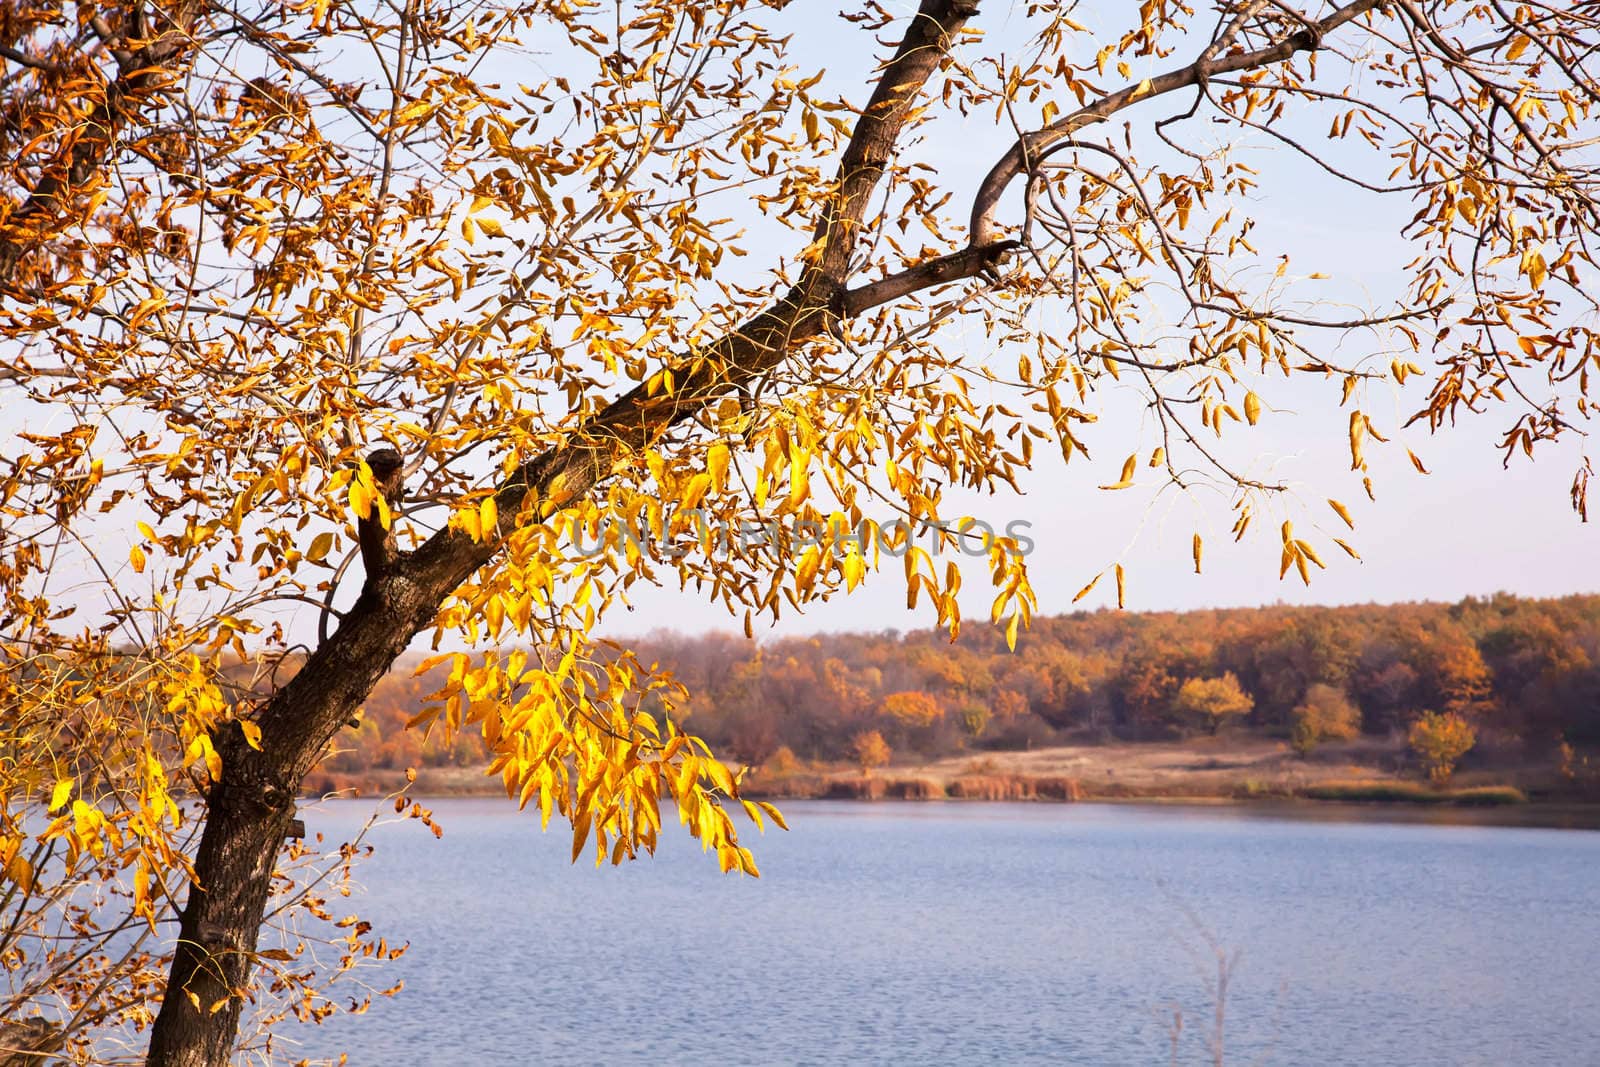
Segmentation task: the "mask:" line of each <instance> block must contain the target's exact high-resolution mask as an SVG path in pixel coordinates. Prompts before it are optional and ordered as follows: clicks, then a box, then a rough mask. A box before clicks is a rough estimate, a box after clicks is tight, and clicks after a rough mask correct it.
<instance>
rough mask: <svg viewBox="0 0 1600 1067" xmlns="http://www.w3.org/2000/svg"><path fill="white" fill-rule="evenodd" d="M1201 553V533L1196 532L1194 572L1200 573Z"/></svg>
mask: <svg viewBox="0 0 1600 1067" xmlns="http://www.w3.org/2000/svg"><path fill="white" fill-rule="evenodd" d="M1200 553H1201V545H1200V535H1199V534H1195V535H1194V572H1195V573H1196V574H1199V573H1200Z"/></svg>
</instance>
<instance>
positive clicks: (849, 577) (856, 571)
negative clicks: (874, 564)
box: [843, 552, 867, 591]
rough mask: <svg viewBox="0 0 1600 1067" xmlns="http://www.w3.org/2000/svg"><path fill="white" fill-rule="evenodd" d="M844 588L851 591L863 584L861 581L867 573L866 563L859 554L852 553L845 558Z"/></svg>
mask: <svg viewBox="0 0 1600 1067" xmlns="http://www.w3.org/2000/svg"><path fill="white" fill-rule="evenodd" d="M843 569H844V587H845V589H846V590H847V591H848V590H851V589H854V588H855V587H856V586H858V585H860V584H861V579H862V577H863V576H865V575H866V573H867V564H866V561H865V560H863V559H862V558H861V554H860V553H859V552H852V553H850V554H849V555H848V556H846V557H845V558H844V568H843Z"/></svg>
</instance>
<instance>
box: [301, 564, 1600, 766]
mask: <svg viewBox="0 0 1600 1067" xmlns="http://www.w3.org/2000/svg"><path fill="white" fill-rule="evenodd" d="M635 647H636V648H637V649H638V651H639V653H640V654H641V655H643V656H647V657H649V658H650V659H651V660H653V661H655V662H658V663H659V664H660V665H661V666H662V667H664V668H669V669H670V670H671V671H672V673H673V674H674V676H676V677H678V678H681V679H683V680H684V682H685V684H686V685H688V687H689V689H690V691H691V692H693V694H694V697H693V699H692V700H691V701H690V702H689V703H688V704H687V705H686V706H685V708H684V709H683V711H682V714H683V715H684V722H685V724H686V726H692V727H693V729H694V730H695V731H697V733H698V734H699V735H700V736H703V737H705V738H707V739H708V740H709V741H711V742H712V743H713V744H714V745H715V746H716V747H717V748H718V749H719V750H720V751H722V752H724V753H727V754H728V755H729V757H730V758H732V759H735V760H738V761H741V762H744V763H749V764H752V765H756V766H766V767H776V766H780V765H781V766H782V767H783V768H787V769H792V768H793V766H794V764H795V761H797V760H798V761H801V762H805V761H822V762H824V763H855V762H856V759H857V753H856V750H855V747H854V746H855V739H856V738H857V737H858V736H860V735H861V734H863V733H866V732H877V733H878V734H879V735H880V736H881V737H882V738H884V740H885V742H886V743H887V744H889V745H890V746H892V748H893V750H894V751H895V752H896V753H899V754H901V755H902V756H903V757H904V758H906V759H932V758H938V757H942V756H948V755H953V754H956V753H960V752H969V751H978V752H981V751H995V750H1014V749H1024V748H1030V747H1039V746H1042V745H1048V744H1052V743H1068V742H1072V743H1081V742H1085V741H1088V742H1094V741H1113V740H1154V739H1173V738H1182V737H1190V736H1197V735H1198V736H1203V735H1206V734H1209V733H1210V732H1211V728H1212V726H1213V722H1215V725H1216V727H1217V729H1218V730H1219V731H1221V732H1222V733H1223V734H1224V735H1226V734H1227V733H1228V732H1229V731H1246V732H1250V733H1253V734H1257V735H1260V734H1265V735H1267V736H1270V737H1281V738H1285V739H1287V740H1289V741H1290V742H1291V743H1292V744H1293V745H1294V746H1295V747H1296V748H1297V749H1298V750H1301V751H1310V750H1312V749H1314V748H1315V747H1316V746H1317V745H1319V744H1322V743H1327V742H1335V741H1341V740H1349V739H1352V738H1355V737H1359V736H1363V735H1365V736H1368V737H1380V738H1389V737H1401V738H1403V737H1405V736H1407V735H1408V733H1409V731H1410V730H1411V728H1412V725H1413V723H1415V722H1417V721H1419V719H1420V718H1421V716H1422V715H1423V714H1424V713H1425V712H1426V711H1428V710H1430V709H1433V708H1438V707H1446V706H1449V705H1450V700H1451V697H1452V696H1453V695H1459V694H1460V693H1461V692H1462V691H1463V681H1462V678H1463V669H1462V667H1461V665H1462V664H1472V665H1473V667H1472V669H1471V671H1470V675H1469V677H1470V678H1471V679H1472V680H1473V681H1472V689H1471V691H1472V692H1473V694H1474V695H1473V699H1472V700H1471V701H1470V705H1469V706H1470V709H1471V710H1470V711H1468V710H1460V711H1458V712H1455V713H1454V714H1457V715H1459V716H1460V717H1462V718H1463V719H1464V720H1465V721H1467V722H1470V723H1473V724H1475V726H1476V728H1477V729H1478V730H1480V731H1482V732H1484V733H1486V734H1490V735H1493V736H1494V737H1496V738H1499V739H1501V740H1503V741H1506V742H1508V743H1515V744H1517V745H1518V746H1522V747H1525V748H1527V749H1528V750H1529V751H1530V752H1532V753H1533V754H1534V755H1535V756H1536V757H1537V758H1540V759H1542V758H1544V756H1545V754H1546V753H1547V752H1548V753H1554V752H1555V751H1556V749H1557V748H1558V746H1559V744H1560V743H1561V741H1560V739H1565V740H1566V743H1567V744H1568V748H1569V750H1570V749H1571V746H1573V745H1576V746H1579V748H1581V749H1582V750H1583V751H1585V752H1588V751H1593V750H1595V749H1600V597H1593V596H1590V597H1570V598H1566V599H1562V600H1544V601H1541V600H1523V599H1518V598H1515V597H1509V596H1501V597H1494V598H1491V599H1487V600H1467V601H1462V602H1461V603H1458V604H1454V605H1442V604H1404V605H1395V606H1392V607H1379V606H1364V607H1347V608H1291V607H1273V608H1256V609H1235V610H1230V611H1206V612H1189V613H1173V614H1118V613H1107V612H1097V613H1093V614H1078V615H1067V616H1057V617H1051V618H1041V619H1038V620H1036V621H1035V624H1034V627H1033V629H1032V631H1031V632H1030V633H1029V634H1028V635H1026V637H1025V638H1024V639H1023V640H1022V641H1021V642H1020V643H1019V645H1018V648H1017V650H1016V651H1015V652H1012V651H1010V650H1008V649H1007V648H1006V647H1005V644H1004V642H1003V640H996V637H995V636H994V635H992V634H988V633H985V632H983V631H968V632H966V633H964V634H963V636H962V638H961V640H959V641H958V642H956V643H955V644H954V645H951V644H948V643H947V642H946V641H944V640H943V639H942V638H941V637H939V636H938V635H935V634H930V633H927V632H920V633H908V634H897V633H879V634H840V635H825V636H818V637H814V638H790V639H779V640H771V641H767V642H763V643H761V644H759V645H754V646H753V645H751V644H750V643H749V642H746V641H744V640H743V639H740V638H736V637H729V636H724V635H716V634H712V635H705V636H698V637H696V636H687V635H676V634H669V633H658V634H654V635H649V636H646V637H644V638H641V639H639V640H638V641H637V642H635ZM1158 664H1159V665H1160V666H1159V669H1160V672H1161V677H1162V678H1165V679H1168V681H1165V682H1163V683H1162V684H1161V685H1160V686H1155V687H1154V688H1153V686H1152V682H1151V677H1152V672H1153V671H1155V670H1156V669H1157V668H1156V665H1158ZM1229 679H1232V681H1231V682H1230V681H1229ZM433 684H434V683H433V681H432V680H431V679H430V678H428V677H426V676H424V677H422V678H412V677H410V675H409V673H408V672H405V671H397V672H395V673H393V674H391V675H389V676H388V677H386V678H385V679H384V680H383V681H382V682H381V683H380V685H379V687H378V689H377V690H376V691H375V693H374V696H373V699H372V700H371V701H369V702H368V705H367V708H366V710H365V712H364V714H363V718H362V720H361V722H360V723H359V725H358V726H356V727H352V728H350V729H347V730H346V731H344V732H343V733H342V734H341V736H340V737H339V739H338V742H337V744H336V747H335V752H334V754H333V755H332V756H331V757H330V758H329V759H328V760H327V761H325V762H324V764H323V766H322V769H321V770H320V771H319V772H317V773H316V774H314V775H313V776H312V779H311V785H312V786H313V787H314V788H318V789H326V788H337V787H353V786H362V787H366V788H371V787H372V786H373V785H374V784H378V783H381V782H383V781H387V780H393V776H395V775H397V774H398V773H399V772H400V771H402V770H403V769H404V768H406V767H421V768H429V767H432V768H448V767H458V768H469V767H477V766H481V763H482V760H483V758H484V752H483V749H482V745H481V742H480V741H478V740H476V739H474V738H472V737H470V736H463V735H456V736H455V737H454V738H452V739H451V740H450V741H449V743H443V742H444V738H443V736H442V735H439V734H437V733H436V734H434V735H433V736H431V737H425V736H424V734H423V733H422V732H421V731H418V730H415V729H407V728H406V723H407V721H408V720H409V719H410V718H412V717H413V716H414V715H415V709H416V708H417V707H418V706H419V704H420V703H421V701H422V699H423V696H424V695H425V693H426V692H427V691H429V690H430V689H431V687H432V686H433ZM1186 687H1187V688H1188V692H1189V696H1187V697H1186V696H1185V695H1184V692H1185V688H1186ZM1160 693H1164V694H1165V695H1164V696H1158V695H1157V694H1160ZM975 708H981V709H983V710H984V712H985V714H986V716H987V728H986V729H984V730H983V731H981V732H978V733H974V732H973V731H971V730H970V729H969V728H968V726H967V724H966V723H965V721H964V720H963V719H962V717H961V712H962V709H968V711H970V709H975ZM1550 758H1552V759H1554V758H1555V756H1554V755H1552V756H1551V757H1550ZM374 772H381V773H374ZM784 773H787V770H785V771H784ZM386 775H387V776H388V777H385V776H386Z"/></svg>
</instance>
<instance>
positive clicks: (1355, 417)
mask: <svg viewBox="0 0 1600 1067" xmlns="http://www.w3.org/2000/svg"><path fill="white" fill-rule="evenodd" d="M1366 437H1367V420H1366V419H1365V418H1363V417H1362V415H1361V412H1360V411H1352V412H1351V413H1350V469H1351V470H1353V471H1356V470H1360V469H1361V467H1362V465H1363V462H1364V461H1363V460H1362V458H1361V443H1362V442H1363V441H1365V440H1366Z"/></svg>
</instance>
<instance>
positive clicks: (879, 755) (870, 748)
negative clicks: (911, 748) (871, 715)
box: [850, 730, 891, 775]
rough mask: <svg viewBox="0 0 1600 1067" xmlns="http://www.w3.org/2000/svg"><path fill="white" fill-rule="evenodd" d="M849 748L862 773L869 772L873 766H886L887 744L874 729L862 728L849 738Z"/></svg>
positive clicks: (889, 753)
mask: <svg viewBox="0 0 1600 1067" xmlns="http://www.w3.org/2000/svg"><path fill="white" fill-rule="evenodd" d="M850 749H851V751H852V752H853V753H854V755H855V758H856V763H857V764H859V765H860V767H861V773H862V774H864V775H865V774H871V773H872V769H873V768H874V767H885V766H888V763H889V757H890V755H891V752H890V751H889V744H888V742H886V741H885V740H884V739H883V735H882V734H881V733H879V732H878V731H876V730H863V731H862V732H860V733H858V734H856V735H855V736H854V737H852V738H851V739H850Z"/></svg>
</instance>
